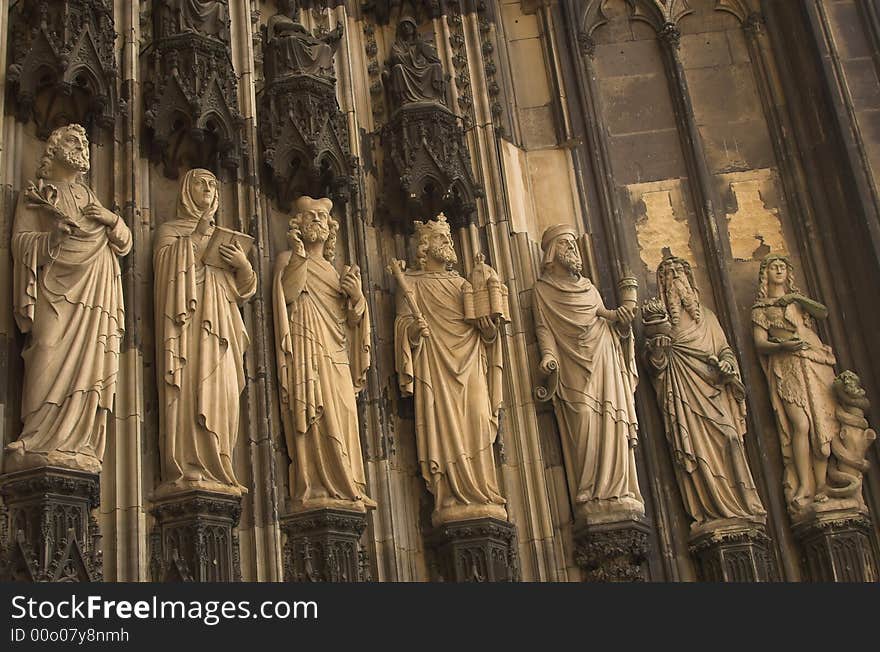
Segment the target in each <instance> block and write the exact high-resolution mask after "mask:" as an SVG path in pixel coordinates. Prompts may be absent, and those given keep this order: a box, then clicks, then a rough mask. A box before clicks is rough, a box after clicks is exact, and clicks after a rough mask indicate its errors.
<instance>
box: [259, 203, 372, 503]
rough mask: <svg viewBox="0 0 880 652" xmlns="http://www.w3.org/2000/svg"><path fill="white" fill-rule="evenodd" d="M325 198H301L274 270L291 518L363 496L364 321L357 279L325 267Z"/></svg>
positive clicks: (332, 233)
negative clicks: (360, 424) (361, 400)
mask: <svg viewBox="0 0 880 652" xmlns="http://www.w3.org/2000/svg"><path fill="white" fill-rule="evenodd" d="M332 208H333V202H331V201H330V200H329V199H312V198H311V197H301V198H300V199H298V200H297V201H296V214H295V215H294V217H293V219H291V220H290V230H289V231H288V240H289V242H290V245H291V250H289V251H285V252H284V253H282V254H281V255H280V256H279V257H278V260H277V261H276V263H275V276H274V283H273V292H274V300H275V338H276V339H275V353H276V359H277V361H278V379H279V382H280V386H281V413H282V420H283V422H284V433H285V437H286V440H287V451H288V454H289V456H290V460H291V463H290V497H291V501H292V503H293V511H305V510H309V509H316V508H327V507H336V508H341V509H349V510H354V511H360V512H363V511H365V510H366V509H367V508H373V507H375V506H376V503H375V502H374V501H373V500H371V499H370V498H369V496H367V492H366V476H365V474H364V462H363V457H362V455H361V444H360V434H359V429H358V414H357V402H356V395H357V394H358V392H360V391H361V390H362V389H363V388H364V385H365V384H366V375H367V369H368V368H369V366H370V318H369V313H368V312H367V301H366V298H365V297H364V293H363V290H362V289H361V277H360V271H359V270H358V268H357V267H346V269H345V271H344V273H343V274H342V276H341V277H340V275H339V273H338V272H337V271H336V269H335V268H334V266H333V262H332V261H333V260H334V258H335V253H336V234H337V231H338V229H339V223H338V222H337V221H336V220H335V219H333V217H331V215H330V211H331V209H332Z"/></svg>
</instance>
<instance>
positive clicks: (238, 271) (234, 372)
mask: <svg viewBox="0 0 880 652" xmlns="http://www.w3.org/2000/svg"><path fill="white" fill-rule="evenodd" d="M218 207H219V195H218V185H217V179H216V177H215V176H214V175H213V174H212V173H211V172H209V171H208V170H199V169H196V170H190V171H189V172H187V173H186V175H185V176H184V178H183V181H182V182H181V186H180V196H179V197H178V200H177V216H176V218H175V219H173V220H170V221H168V222H165V223H164V224H163V225H162V226H160V227H159V230H158V233H157V234H156V241H155V248H154V252H153V268H154V272H155V291H156V304H155V307H156V350H157V356H158V376H159V408H160V426H159V428H160V438H159V442H160V454H161V458H162V480H163V481H164V483H163V486H162V488H161V490H160V492H169V493H172V492H174V491H180V490H185V489H190V488H193V489H207V490H210V491H219V492H224V493H229V494H233V495H240V494H241V493H242V490H243V489H244V487H242V486H240V485H239V483H238V482H237V480H236V479H235V473H234V472H233V469H232V450H233V448H234V445H235V441H236V438H237V437H238V426H239V398H240V395H241V392H242V390H244V387H245V377H244V368H243V367H244V360H243V358H244V353H245V351H246V350H247V348H248V343H249V340H248V334H247V331H246V330H245V327H244V322H243V321H242V318H241V313H240V311H239V308H238V306H239V304H242V303H244V302H245V301H247V300H248V299H250V298H251V297H252V296H253V294H254V292H255V291H256V288H257V277H256V274H254V270H253V269H252V268H251V264H250V262H248V259H247V256H246V255H245V253H244V251H243V250H242V248H241V246H240V245H239V244H237V243H236V244H234V245H233V244H222V245H220V246H219V258H220V261H222V262H221V265H222V266H217V265H215V264H206V262H204V261H203V255H204V254H205V251H206V249H207V247H208V244H209V242H210V241H211V240H212V237H211V236H212V235H213V234H214V231H215V228H219V227H215V223H214V219H215V215H216V213H217V209H218Z"/></svg>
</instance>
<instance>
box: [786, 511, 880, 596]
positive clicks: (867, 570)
mask: <svg viewBox="0 0 880 652" xmlns="http://www.w3.org/2000/svg"><path fill="white" fill-rule="evenodd" d="M793 530H794V535H795V537H796V538H797V539H798V541H799V542H800V544H801V549H802V550H803V558H802V560H803V569H804V573H805V575H806V579H808V580H810V581H813V582H876V581H878V579H880V578H878V573H877V568H878V562H877V553H876V551H875V550H874V547H873V544H872V543H871V521H870V520H869V519H868V516H867V514H865V513H863V512H855V511H851V510H832V511H826V512H817V513H815V514H813V515H811V516H809V517H807V518H803V519H801V520H798V521H796V522H795V523H794V528H793Z"/></svg>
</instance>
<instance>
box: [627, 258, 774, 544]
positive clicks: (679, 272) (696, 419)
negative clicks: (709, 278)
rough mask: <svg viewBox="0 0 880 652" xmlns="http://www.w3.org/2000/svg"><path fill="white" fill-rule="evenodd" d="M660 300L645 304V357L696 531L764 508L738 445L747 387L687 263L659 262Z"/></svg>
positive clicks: (756, 517)
mask: <svg viewBox="0 0 880 652" xmlns="http://www.w3.org/2000/svg"><path fill="white" fill-rule="evenodd" d="M657 287H658V290H659V293H660V299H654V300H652V301H649V302H647V303H646V305H645V307H644V308H643V311H642V316H643V320H644V323H645V334H646V338H647V342H646V360H647V364H648V367H649V369H651V371H652V373H653V377H654V378H653V379H654V388H655V389H656V391H657V400H658V402H659V404H660V409H661V411H662V413H663V421H664V426H665V429H666V437H667V440H668V442H669V445H670V448H671V449H672V456H673V464H674V469H675V477H676V479H677V480H678V486H679V489H680V490H681V495H682V499H683V500H684V505H685V509H686V510H687V512H688V514H689V515H690V517H691V518H692V519H694V522H693V523H692V524H691V529H692V531H694V532H699V531H701V530H711V529H713V528H717V527H721V526H722V525H723V522H724V521H728V523H729V519H739V520H746V521H753V522H763V521H764V518H765V510H764V508H763V505H762V504H761V499H760V497H759V496H758V492H757V490H756V488H755V482H754V480H753V479H752V474H751V471H750V470H749V466H748V460H747V458H746V454H745V449H744V447H743V437H744V436H745V434H746V405H745V390H744V387H743V384H742V381H741V379H740V375H739V366H738V364H737V361H736V356H735V355H734V352H733V350H732V349H731V348H730V346H729V345H728V343H727V337H726V336H725V334H724V331H722V329H721V325H720V324H719V322H718V318H717V317H716V316H715V314H714V313H713V312H712V311H711V310H709V309H708V308H707V307H706V306H705V305H703V304H702V303H701V302H700V295H699V290H698V289H697V287H696V284H695V283H694V278H693V271H692V269H691V266H690V263H688V262H687V261H686V260H684V259H681V258H675V257H668V258H666V259H665V260H663V262H662V263H660V266H659V267H658V268H657Z"/></svg>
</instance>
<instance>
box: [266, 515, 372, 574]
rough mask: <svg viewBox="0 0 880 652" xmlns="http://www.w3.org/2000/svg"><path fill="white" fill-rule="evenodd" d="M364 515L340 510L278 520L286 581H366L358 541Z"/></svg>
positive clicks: (364, 518) (362, 557) (366, 566)
mask: <svg viewBox="0 0 880 652" xmlns="http://www.w3.org/2000/svg"><path fill="white" fill-rule="evenodd" d="M366 527H367V515H366V514H365V513H363V512H355V511H349V510H343V509H314V510H309V511H305V512H298V513H294V514H289V515H287V516H285V517H283V518H282V519H281V530H282V532H283V533H284V535H285V537H286V541H285V543H284V579H285V581H287V582H369V581H371V578H370V572H369V565H368V564H367V560H366V556H365V554H364V551H363V550H361V545H360V539H361V535H362V534H363V532H364V529H365V528H366Z"/></svg>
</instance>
